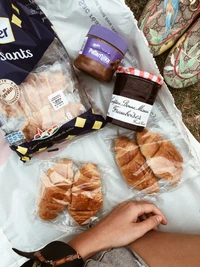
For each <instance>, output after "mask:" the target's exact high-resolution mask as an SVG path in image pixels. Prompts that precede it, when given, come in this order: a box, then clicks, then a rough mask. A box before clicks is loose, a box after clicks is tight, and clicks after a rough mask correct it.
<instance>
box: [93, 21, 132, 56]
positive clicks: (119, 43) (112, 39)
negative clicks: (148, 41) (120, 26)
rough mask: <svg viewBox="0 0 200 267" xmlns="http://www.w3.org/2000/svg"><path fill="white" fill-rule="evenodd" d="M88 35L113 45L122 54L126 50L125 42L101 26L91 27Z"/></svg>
mask: <svg viewBox="0 0 200 267" xmlns="http://www.w3.org/2000/svg"><path fill="white" fill-rule="evenodd" d="M88 34H91V35H94V36H96V37H99V38H101V39H104V40H105V41H107V42H109V43H111V44H112V45H114V46H115V47H116V48H117V49H119V50H120V51H121V52H122V53H123V54H125V53H126V51H127V50H128V44H127V42H126V41H125V40H124V39H123V38H122V37H121V36H120V35H119V34H117V33H116V32H114V31H112V30H109V29H108V28H106V27H103V26H101V25H92V27H91V28H90V30H89V32H88Z"/></svg>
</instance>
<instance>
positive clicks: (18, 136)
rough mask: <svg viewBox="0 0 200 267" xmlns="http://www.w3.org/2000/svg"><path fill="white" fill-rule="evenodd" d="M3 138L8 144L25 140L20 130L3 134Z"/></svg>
mask: <svg viewBox="0 0 200 267" xmlns="http://www.w3.org/2000/svg"><path fill="white" fill-rule="evenodd" d="M5 139H6V140H7V141H8V143H9V144H10V145H13V144H15V145H16V144H17V143H21V142H22V141H24V140H25V138H24V135H23V133H22V132H21V131H19V132H13V133H11V134H8V135H6V136H5Z"/></svg>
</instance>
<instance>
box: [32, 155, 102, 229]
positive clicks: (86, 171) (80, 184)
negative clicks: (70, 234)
mask: <svg viewBox="0 0 200 267" xmlns="http://www.w3.org/2000/svg"><path fill="white" fill-rule="evenodd" d="M41 165H42V169H41V172H40V176H41V177H40V185H39V195H38V198H37V201H36V202H37V203H36V207H37V208H36V210H35V214H36V216H37V218H38V219H40V220H42V221H43V222H47V223H51V224H53V226H55V227H58V228H59V229H61V228H62V225H63V227H64V228H65V227H66V226H67V227H70V226H71V227H72V228H76V227H77V228H80V227H85V226H88V225H89V224H90V223H91V222H92V221H94V220H96V219H97V216H98V214H99V213H100V211H101V208H102V205H103V196H104V194H105V193H106V189H105V184H104V178H103V174H102V173H105V172H106V170H105V169H104V170H103V169H102V168H103V167H102V166H99V165H98V166H97V164H94V163H91V162H86V163H85V162H81V163H80V162H75V161H72V160H71V159H68V158H55V159H52V160H44V162H42V163H41ZM103 185H104V186H103ZM65 229H66V228H65ZM61 230H62V229H61Z"/></svg>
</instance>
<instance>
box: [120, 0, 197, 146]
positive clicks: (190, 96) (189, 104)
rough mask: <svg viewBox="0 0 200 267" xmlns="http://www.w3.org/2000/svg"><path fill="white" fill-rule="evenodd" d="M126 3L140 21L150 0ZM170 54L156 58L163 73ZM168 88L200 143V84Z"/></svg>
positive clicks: (184, 120) (126, 0) (131, 0)
mask: <svg viewBox="0 0 200 267" xmlns="http://www.w3.org/2000/svg"><path fill="white" fill-rule="evenodd" d="M125 2H126V4H127V5H128V6H129V7H130V9H131V11H132V12H133V14H134V16H135V18H136V19H137V20H138V19H139V17H140V15H141V13H142V10H143V8H144V7H145V5H146V3H147V2H148V0H139V1H137V2H136V3H135V1H134V0H125ZM168 52H169V51H166V52H165V53H163V54H162V55H160V56H157V57H155V60H156V63H157V65H158V68H159V70H160V72H161V73H162V70H163V67H164V63H165V59H166V57H167V55H168ZM168 88H169V90H170V92H171V94H172V96H173V97H174V101H175V104H176V106H177V108H178V109H179V110H180V111H181V112H182V117H183V122H184V123H185V125H186V126H187V128H188V129H189V130H190V132H191V133H192V134H193V136H194V137H195V138H196V139H197V140H198V141H199V142H200V82H198V83H196V84H194V85H193V86H190V87H186V88H182V89H175V88H171V87H168Z"/></svg>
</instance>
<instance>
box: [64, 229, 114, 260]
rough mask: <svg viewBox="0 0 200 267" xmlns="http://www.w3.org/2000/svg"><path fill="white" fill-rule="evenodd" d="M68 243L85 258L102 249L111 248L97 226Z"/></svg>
mask: <svg viewBox="0 0 200 267" xmlns="http://www.w3.org/2000/svg"><path fill="white" fill-rule="evenodd" d="M68 244H69V245H70V246H71V247H72V248H73V249H75V250H76V251H77V252H78V253H79V255H80V256H81V257H82V258H83V260H86V259H87V258H89V257H90V256H92V255H94V254H96V253H98V252H99V251H101V250H105V249H108V248H109V247H107V246H106V244H105V242H104V240H103V238H102V237H101V236H99V233H98V231H96V229H95V228H91V229H89V230H87V231H85V232H83V233H81V234H79V235H78V236H76V237H75V238H73V239H72V240H70V241H69V242H68Z"/></svg>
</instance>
